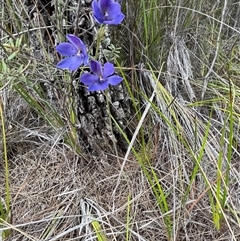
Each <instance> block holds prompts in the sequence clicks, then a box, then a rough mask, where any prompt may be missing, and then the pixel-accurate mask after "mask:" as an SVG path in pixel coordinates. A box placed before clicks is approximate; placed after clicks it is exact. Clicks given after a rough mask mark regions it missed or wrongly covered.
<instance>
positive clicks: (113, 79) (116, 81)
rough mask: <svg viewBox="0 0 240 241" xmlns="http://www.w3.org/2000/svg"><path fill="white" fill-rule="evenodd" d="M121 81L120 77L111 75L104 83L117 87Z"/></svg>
mask: <svg viewBox="0 0 240 241" xmlns="http://www.w3.org/2000/svg"><path fill="white" fill-rule="evenodd" d="M122 80H123V78H122V77H120V76H117V75H112V76H110V77H108V78H107V79H106V82H108V84H110V85H118V84H119V83H121V81H122Z"/></svg>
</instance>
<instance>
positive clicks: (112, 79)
mask: <svg viewBox="0 0 240 241" xmlns="http://www.w3.org/2000/svg"><path fill="white" fill-rule="evenodd" d="M90 69H91V71H92V72H93V74H90V73H84V74H83V75H82V76H81V77H80V80H81V82H82V83H83V84H85V85H88V91H98V90H105V89H107V88H108V86H109V84H110V85H118V84H119V83H120V82H121V81H122V80H123V78H122V77H120V76H117V75H113V74H114V66H113V64H111V63H109V62H107V63H105V64H104V66H103V67H102V65H101V64H100V63H99V62H97V61H95V60H91V61H90Z"/></svg>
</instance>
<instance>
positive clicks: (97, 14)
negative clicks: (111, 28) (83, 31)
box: [92, 0, 104, 24]
mask: <svg viewBox="0 0 240 241" xmlns="http://www.w3.org/2000/svg"><path fill="white" fill-rule="evenodd" d="M92 9H93V16H94V17H95V19H96V20H97V22H98V23H100V24H101V23H103V20H104V14H103V13H102V11H101V9H100V8H99V6H98V1H97V0H94V1H93V2H92Z"/></svg>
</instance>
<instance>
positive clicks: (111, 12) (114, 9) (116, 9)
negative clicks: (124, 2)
mask: <svg viewBox="0 0 240 241" xmlns="http://www.w3.org/2000/svg"><path fill="white" fill-rule="evenodd" d="M119 14H121V5H120V4H119V3H116V2H112V4H111V5H110V6H109V9H108V18H109V19H114V18H116V17H117V16H118V15H119Z"/></svg>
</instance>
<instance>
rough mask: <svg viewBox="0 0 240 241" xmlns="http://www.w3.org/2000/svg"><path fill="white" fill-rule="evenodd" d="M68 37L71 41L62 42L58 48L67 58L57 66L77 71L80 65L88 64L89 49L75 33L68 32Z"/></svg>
mask: <svg viewBox="0 0 240 241" xmlns="http://www.w3.org/2000/svg"><path fill="white" fill-rule="evenodd" d="M66 37H67V39H68V41H69V42H70V43H65V42H64V43H60V44H59V45H58V46H57V47H56V50H57V52H58V53H60V54H61V55H63V56H66V57H67V58H65V59H63V60H62V61H60V62H59V63H58V64H57V68H60V69H69V70H71V71H75V70H76V69H77V68H78V67H79V66H80V65H82V64H84V65H87V63H88V54H87V49H86V46H85V45H84V43H83V42H82V40H81V39H80V38H78V37H76V36H75V35H73V34H68V35H67V36H66Z"/></svg>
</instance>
